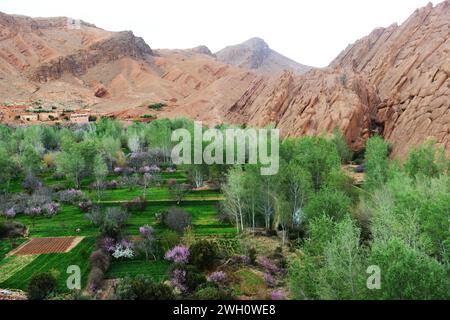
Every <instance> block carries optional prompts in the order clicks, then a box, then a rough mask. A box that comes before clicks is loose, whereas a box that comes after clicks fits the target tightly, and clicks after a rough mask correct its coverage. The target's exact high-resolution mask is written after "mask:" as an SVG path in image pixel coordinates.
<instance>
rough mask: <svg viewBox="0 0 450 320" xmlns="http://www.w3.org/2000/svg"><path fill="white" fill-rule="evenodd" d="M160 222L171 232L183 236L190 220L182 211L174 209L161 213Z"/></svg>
mask: <svg viewBox="0 0 450 320" xmlns="http://www.w3.org/2000/svg"><path fill="white" fill-rule="evenodd" d="M162 221H163V223H164V225H166V226H167V227H168V228H170V229H171V230H174V231H176V232H178V233H179V234H183V231H184V229H186V228H187V227H188V226H190V225H191V223H192V218H191V216H190V215H189V214H188V213H187V212H186V211H184V210H183V209H181V208H176V207H174V208H170V209H169V210H168V212H166V213H163V216H162Z"/></svg>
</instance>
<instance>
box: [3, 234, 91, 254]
mask: <svg viewBox="0 0 450 320" xmlns="http://www.w3.org/2000/svg"><path fill="white" fill-rule="evenodd" d="M82 240H83V238H82V237H60V238H33V239H31V240H30V241H29V242H27V243H25V244H23V245H21V246H20V247H18V248H17V249H15V250H14V251H12V252H11V253H10V255H16V256H27V255H35V254H47V253H64V252H69V251H70V250H71V249H73V248H74V247H75V246H76V245H77V244H78V243H80V242H81V241H82Z"/></svg>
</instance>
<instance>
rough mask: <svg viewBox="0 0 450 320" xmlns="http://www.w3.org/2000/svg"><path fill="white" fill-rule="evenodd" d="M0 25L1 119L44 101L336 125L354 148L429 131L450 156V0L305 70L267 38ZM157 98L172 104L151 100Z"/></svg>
mask: <svg viewBox="0 0 450 320" xmlns="http://www.w3.org/2000/svg"><path fill="white" fill-rule="evenodd" d="M0 25H1V28H0V120H1V112H2V109H1V104H2V102H3V104H5V105H9V103H11V102H13V103H20V104H26V105H30V104H32V103H39V104H46V105H52V106H56V107H57V108H58V109H59V110H64V109H67V108H70V109H80V108H85V107H88V108H90V109H91V110H92V112H102V113H112V114H114V115H115V116H116V117H117V118H119V119H136V118H139V117H140V116H143V115H150V114H151V115H156V116H158V117H165V116H167V117H179V116H186V117H190V118H192V119H196V120H202V121H204V122H205V123H206V124H209V125H215V124H220V123H223V122H227V123H235V124H240V123H247V124H249V125H255V126H264V125H267V124H274V125H276V126H277V127H278V128H280V130H281V134H282V136H299V135H313V134H324V133H325V134H326V133H330V132H332V131H333V130H334V129H335V128H340V129H341V130H342V131H343V133H344V135H345V137H346V139H347V141H348V143H349V144H350V145H351V147H352V148H353V149H356V150H357V149H361V148H363V147H364V145H365V143H366V141H367V139H368V138H369V137H370V136H372V135H374V134H380V135H383V136H384V137H385V138H386V139H387V140H388V141H389V142H391V143H392V144H393V153H394V155H396V156H400V157H403V156H405V155H406V152H407V150H408V149H409V148H411V147H414V146H418V145H419V144H421V143H422V142H424V141H425V140H427V139H428V138H430V137H431V138H434V139H435V140H436V141H437V142H438V143H439V144H440V145H442V146H443V147H445V148H446V151H447V153H448V154H450V126H449V123H450V80H449V75H450V54H449V52H450V27H449V26H450V0H446V1H444V2H442V3H441V4H439V5H437V6H435V7H433V5H431V4H430V5H428V6H426V7H424V8H421V9H418V10H417V11H416V12H414V13H413V14H412V15H411V17H410V18H409V19H408V20H407V21H405V22H404V23H403V24H402V25H400V26H397V25H392V26H390V27H387V28H379V29H376V30H374V31H373V32H372V33H371V34H370V35H368V36H367V37H365V38H362V39H360V40H358V41H356V42H355V43H354V44H351V45H349V46H348V47H347V48H346V49H345V50H344V51H343V52H342V53H341V54H340V55H339V56H338V57H337V58H336V59H335V60H334V61H333V62H332V63H331V64H330V65H329V66H328V67H327V68H324V69H311V70H310V71H308V72H306V73H304V71H305V69H303V71H301V72H298V69H297V70H295V68H294V69H291V70H289V68H286V66H287V65H288V63H287V62H286V61H289V60H285V59H287V58H284V57H282V56H280V55H278V54H276V53H275V52H274V51H272V50H271V49H270V48H269V47H268V46H267V44H265V43H264V41H262V40H261V39H251V40H249V41H248V42H246V43H245V44H244V45H238V46H237V47H236V46H235V47H229V48H226V49H224V50H222V51H220V52H218V53H216V55H213V54H212V53H211V51H210V50H209V49H208V48H207V47H205V46H200V47H197V48H193V49H188V50H156V49H153V48H151V47H150V46H149V45H148V44H146V43H145V42H144V40H143V39H142V38H139V37H137V36H135V35H134V34H133V33H132V32H130V31H126V32H109V31H106V30H102V29H100V28H97V27H95V26H94V25H92V24H89V23H84V22H83V23H81V25H80V28H79V29H73V28H68V27H67V19H66V18H48V19H47V18H45V19H44V18H39V19H35V18H28V17H22V16H15V15H7V14H0ZM294 66H298V65H297V64H295V63H294ZM275 70H277V71H275ZM6 102H8V104H7V103H6ZM159 102H164V103H165V104H166V105H167V106H166V107H165V108H163V109H162V110H151V109H149V108H148V106H149V105H150V104H154V103H159Z"/></svg>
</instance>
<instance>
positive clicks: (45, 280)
mask: <svg viewBox="0 0 450 320" xmlns="http://www.w3.org/2000/svg"><path fill="white" fill-rule="evenodd" d="M56 285H57V283H56V278H55V277H54V276H53V275H52V274H50V273H37V274H34V275H33V276H32V277H31V280H30V282H29V284H28V293H27V296H28V299H29V300H45V299H47V298H48V297H50V295H52V294H54V293H56Z"/></svg>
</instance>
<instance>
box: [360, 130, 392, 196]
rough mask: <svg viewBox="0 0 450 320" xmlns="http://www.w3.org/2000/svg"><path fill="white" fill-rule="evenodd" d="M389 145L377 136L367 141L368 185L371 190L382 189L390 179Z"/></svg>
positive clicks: (366, 168)
mask: <svg viewBox="0 0 450 320" xmlns="http://www.w3.org/2000/svg"><path fill="white" fill-rule="evenodd" d="M388 156H389V145H388V144H387V143H385V142H384V140H383V139H382V138H381V137H379V136H375V137H372V138H370V139H369V141H367V149H366V163H365V171H366V185H367V187H368V188H369V189H371V188H378V187H381V186H382V185H383V184H384V183H385V182H386V181H387V179H388V172H389V162H388Z"/></svg>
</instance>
